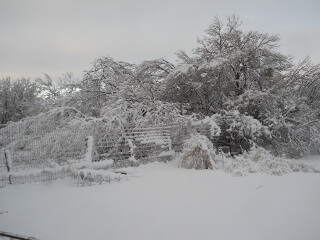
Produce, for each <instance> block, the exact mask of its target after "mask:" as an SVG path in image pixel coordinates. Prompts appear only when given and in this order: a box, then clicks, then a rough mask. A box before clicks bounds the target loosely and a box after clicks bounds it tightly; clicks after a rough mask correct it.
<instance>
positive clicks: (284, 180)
mask: <svg viewBox="0 0 320 240" xmlns="http://www.w3.org/2000/svg"><path fill="white" fill-rule="evenodd" d="M299 161H304V162H307V163H314V164H317V165H319V162H320V156H319V157H309V158H308V159H305V160H299ZM0 212H1V214H0V230H1V231H6V232H11V233H15V234H21V235H25V236H33V237H36V238H39V239H41V240H46V239H48V240H49V239H54V240H59V239H61V240H73V239H75V240H81V239H86V240H87V239H97V240H98V239H101V240H102V239H103V240H105V239H111V240H116V239H123V240H124V239H137V240H144V239H146V240H157V239H161V240H170V239H174V240H178V239H181V240H188V239H192V240H193V239H199V240H205V239H210V240H212V239H244V240H250V239H254V240H260V239H268V240H270V239H272V240H276V239H279V240H285V239H288V240H294V239H297V240H301V239H304V240H308V239H310V240H311V239H314V240H317V239H320V227H319V226H320V225H319V224H320V174H316V173H290V174H286V175H283V176H274V175H267V174H258V173H256V174H249V175H247V176H244V177H239V176H235V175H233V174H229V173H225V172H223V171H221V170H187V169H181V168H177V162H175V161H173V162H170V163H168V164H164V163H152V164H148V165H144V166H140V167H139V168H132V169H129V170H128V175H127V177H126V179H124V180H121V181H120V182H113V183H111V184H110V183H103V184H102V185H93V186H85V187H76V186H74V184H73V183H72V181H71V180H70V179H64V180H60V181H56V182H54V183H50V184H44V183H33V184H24V185H14V186H7V187H6V188H3V189H0Z"/></svg>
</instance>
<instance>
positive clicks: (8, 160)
mask: <svg viewBox="0 0 320 240" xmlns="http://www.w3.org/2000/svg"><path fill="white" fill-rule="evenodd" d="M4 159H5V160H6V166H7V171H8V173H9V184H11V183H12V182H11V171H12V158H11V153H10V151H9V149H4Z"/></svg>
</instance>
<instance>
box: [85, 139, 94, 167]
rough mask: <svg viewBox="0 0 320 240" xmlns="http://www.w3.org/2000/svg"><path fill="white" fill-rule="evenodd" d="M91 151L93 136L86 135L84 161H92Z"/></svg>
mask: <svg viewBox="0 0 320 240" xmlns="http://www.w3.org/2000/svg"><path fill="white" fill-rule="evenodd" d="M92 152H93V137H92V136H88V137H86V154H85V156H84V160H85V161H86V162H92Z"/></svg>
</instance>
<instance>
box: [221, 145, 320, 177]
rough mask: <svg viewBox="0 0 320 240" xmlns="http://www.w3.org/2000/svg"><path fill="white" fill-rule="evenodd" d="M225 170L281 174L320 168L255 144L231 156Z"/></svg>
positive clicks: (315, 171) (244, 172)
mask: <svg viewBox="0 0 320 240" xmlns="http://www.w3.org/2000/svg"><path fill="white" fill-rule="evenodd" d="M224 170H225V171H226V172H229V173H234V174H236V175H239V176H243V175H246V174H248V173H267V174H271V175H277V176H281V175H284V174H287V173H291V172H313V173H319V172H320V169H318V168H316V167H314V166H312V165H308V164H304V163H296V162H294V160H289V159H286V158H284V157H276V156H274V155H272V154H271V153H270V152H269V151H267V150H266V149H264V148H262V147H255V146H254V147H253V148H252V149H251V150H250V151H249V152H245V153H244V154H243V155H239V156H235V157H234V158H230V159H229V160H228V161H227V162H226V164H225V169H224Z"/></svg>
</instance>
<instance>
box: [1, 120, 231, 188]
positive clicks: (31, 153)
mask: <svg viewBox="0 0 320 240" xmlns="http://www.w3.org/2000/svg"><path fill="white" fill-rule="evenodd" d="M17 126H18V127H17ZM222 131H224V132H225V131H226V130H225V129H223V128H222ZM195 132H198V133H200V134H203V135H206V136H207V137H208V138H209V139H210V140H211V142H212V143H213V144H214V145H215V146H216V147H221V146H226V144H225V142H226V141H228V140H226V139H224V138H225V136H221V137H212V136H211V132H210V126H209V125H205V124H201V125H197V126H192V125H191V124H190V123H189V124H182V123H179V124H175V125H162V126H149V127H141V128H138V127H136V128H124V129H110V127H108V126H107V125H104V124H103V123H99V125H96V126H86V125H71V126H51V127H47V126H27V125H24V124H20V125H16V128H13V127H11V126H10V124H9V125H8V126H7V127H6V128H1V129H0V149H1V152H0V187H1V186H2V187H3V186H6V185H7V184H8V182H9V179H8V177H7V175H8V174H7V168H6V164H5V157H4V154H3V152H4V150H5V149H7V150H8V151H10V153H11V158H12V162H13V166H12V168H11V172H12V173H14V172H20V171H25V170H30V169H43V168H46V167H50V162H52V161H53V162H56V163H67V161H68V159H72V160H77V159H78V160H81V159H83V158H84V156H85V151H86V143H85V139H86V137H87V136H92V137H93V139H94V145H93V150H92V152H93V154H92V160H93V161H101V160H105V159H113V160H114V162H115V166H117V167H127V166H132V165H135V163H134V161H138V162H139V163H147V162H150V161H154V160H159V159H164V160H165V159H166V158H164V157H163V158H161V157H159V156H166V154H162V153H164V152H170V151H172V150H174V151H176V152H181V151H182V149H183V142H184V140H186V139H188V138H189V136H190V134H192V133H195ZM224 135H225V134H224ZM14 175H15V174H13V175H12V177H11V179H10V182H11V183H12V184H20V183H27V182H33V181H51V180H54V179H57V178H63V177H66V176H70V175H71V173H70V172H64V173H58V172H57V173H41V174H40V175H37V176H32V175H28V176H19V177H18V176H14Z"/></svg>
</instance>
